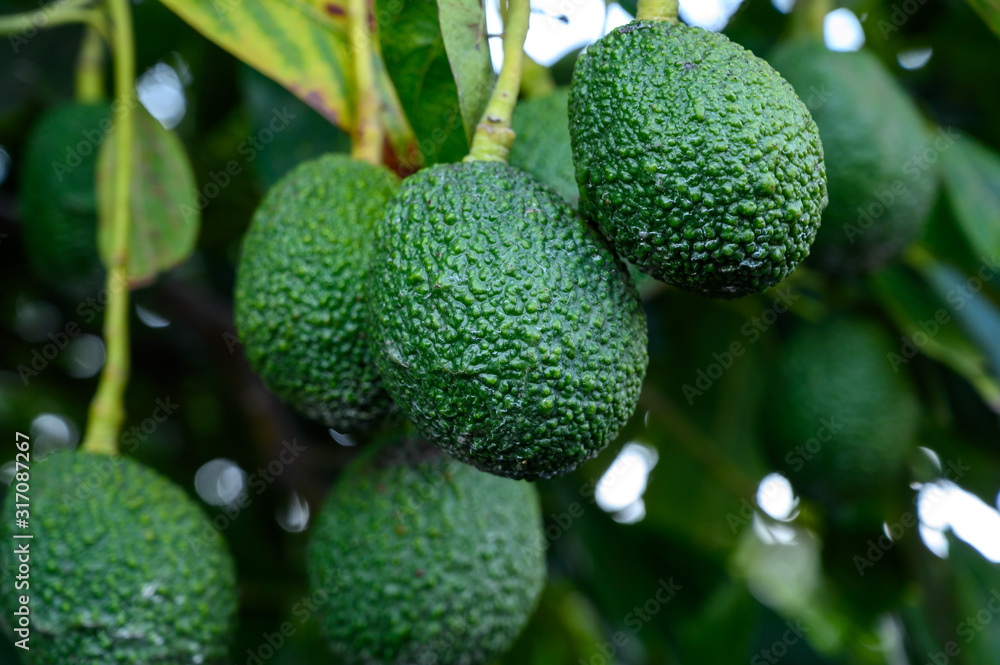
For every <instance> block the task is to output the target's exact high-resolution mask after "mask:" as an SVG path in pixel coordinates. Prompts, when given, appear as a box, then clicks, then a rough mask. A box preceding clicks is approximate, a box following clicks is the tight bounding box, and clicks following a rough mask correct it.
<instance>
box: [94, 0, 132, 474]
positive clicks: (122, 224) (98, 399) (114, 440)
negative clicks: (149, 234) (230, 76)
mask: <svg viewBox="0 0 1000 665" xmlns="http://www.w3.org/2000/svg"><path fill="white" fill-rule="evenodd" d="M107 6H108V11H109V13H110V14H111V20H112V23H113V28H114V29H113V46H114V68H115V97H116V103H115V109H114V112H115V116H116V117H115V127H114V132H115V141H116V143H115V148H116V150H117V151H118V154H117V155H116V158H117V162H116V170H115V174H114V175H115V182H114V185H115V186H114V199H113V204H112V229H111V237H112V243H111V247H112V250H111V255H110V257H109V261H108V283H107V296H108V301H107V302H108V305H107V309H106V310H105V312H104V341H105V344H106V345H107V349H108V355H107V361H106V362H105V364H104V370H103V372H102V373H101V380H100V383H99V384H98V386H97V394H96V395H94V399H93V401H92V402H91V403H90V419H89V422H88V423H87V434H86V436H85V437H84V440H83V444H82V446H81V447H82V448H83V450H85V451H87V452H92V453H105V454H111V455H113V454H116V453H117V452H118V437H119V434H120V432H121V427H122V423H123V422H124V420H125V407H124V396H125V385H126V384H127V383H128V375H129V365H130V359H129V335H128V304H129V293H128V275H127V271H128V254H129V237H130V232H131V229H130V226H131V219H130V215H131V209H130V207H129V189H130V185H131V176H132V154H133V153H132V142H133V140H134V136H135V128H134V116H133V106H134V105H135V101H134V99H135V44H134V38H133V34H132V9H131V5H130V0H108V4H107Z"/></svg>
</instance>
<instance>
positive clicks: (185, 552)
mask: <svg viewBox="0 0 1000 665" xmlns="http://www.w3.org/2000/svg"><path fill="white" fill-rule="evenodd" d="M27 474H28V475H29V478H27V479H25V480H22V479H21V477H18V476H15V478H14V480H13V482H12V483H11V486H10V488H9V489H8V491H7V493H6V496H5V497H4V502H3V520H2V522H0V537H2V538H3V541H4V543H6V544H7V545H6V546H5V547H3V548H0V563H2V566H3V570H10V571H13V570H17V568H18V566H19V565H20V562H19V560H18V556H19V555H17V554H15V547H16V546H18V545H20V544H21V543H27V546H28V547H29V548H30V549H29V554H30V573H29V575H30V577H29V578H28V580H27V583H28V586H24V587H16V586H15V585H16V583H17V580H16V579H15V577H14V576H13V575H6V576H4V577H3V578H2V581H0V612H2V617H3V619H2V621H3V623H4V628H5V631H6V632H7V634H8V636H13V639H15V640H17V639H20V637H18V636H16V635H15V634H14V633H13V632H12V629H13V628H14V627H15V626H14V625H12V623H11V618H12V617H13V616H14V615H13V613H14V611H15V610H17V609H18V607H19V603H18V597H19V596H21V595H27V596H28V597H29V598H30V601H29V604H28V607H29V609H30V612H31V615H30V622H31V634H30V642H29V643H28V644H29V646H30V650H28V651H23V652H20V653H21V658H22V659H23V661H24V663H25V664H26V665H65V664H66V663H103V664H108V665H111V664H114V665H147V664H149V663H196V662H197V663H203V664H204V665H211V664H213V663H214V664H218V665H221V664H223V663H226V662H228V642H229V640H230V638H231V637H232V633H233V631H234V629H235V615H236V604H237V597H236V572H235V568H234V566H233V560H232V558H231V557H230V554H229V551H228V550H227V548H226V545H225V542H224V541H223V539H222V537H221V536H220V535H219V533H218V532H217V531H216V530H215V528H214V527H213V526H212V524H211V522H209V521H208V518H207V517H206V516H205V514H204V513H203V512H202V511H201V509H200V508H199V507H198V505H197V504H196V503H195V502H194V501H192V500H191V499H190V498H189V497H188V496H187V494H185V493H184V491H183V490H181V489H180V488H179V487H177V486H176V485H174V484H173V483H172V482H170V481H169V480H167V479H166V478H164V477H162V476H160V475H159V474H157V473H155V472H154V471H152V470H150V469H148V468H146V467H144V466H142V465H141V464H139V463H137V462H135V461H133V460H131V459H129V458H127V457H111V456H107V455H95V454H90V453H84V452H59V453H55V454H53V455H51V456H50V457H46V458H45V459H43V460H41V461H39V462H37V463H34V464H32V465H31V469H30V471H29V472H27ZM21 482H24V483H25V484H26V485H27V486H28V491H27V492H22V489H20V488H19V487H20V486H19V483H21ZM15 492H19V493H22V497H23V496H24V495H27V497H28V503H29V511H30V516H29V517H28V524H29V526H28V528H27V529H23V530H22V529H16V528H15V508H16V507H17V506H16V504H18V503H22V502H23V501H24V499H23V498H19V497H18V496H17V494H15ZM12 532H16V533H17V534H30V535H31V536H33V537H32V538H31V539H30V540H16V539H14V535H15V534H14V533H12Z"/></svg>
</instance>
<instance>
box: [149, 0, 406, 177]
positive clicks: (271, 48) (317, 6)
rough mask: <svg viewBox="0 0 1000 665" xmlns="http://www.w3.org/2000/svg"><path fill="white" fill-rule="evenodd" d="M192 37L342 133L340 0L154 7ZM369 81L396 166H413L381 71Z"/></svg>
mask: <svg viewBox="0 0 1000 665" xmlns="http://www.w3.org/2000/svg"><path fill="white" fill-rule="evenodd" d="M162 1H163V3H164V4H165V5H167V7H169V8H170V9H171V10H172V11H173V12H174V13H176V14H177V15H178V16H180V17H181V18H183V19H184V20H185V21H187V22H188V23H189V24H191V26H192V27H194V28H195V29H196V30H197V31H198V32H200V33H202V34H203V35H205V36H206V37H207V38H209V39H210V40H212V41H213V42H215V43H216V44H218V45H219V46H221V47H222V48H224V49H226V50H227V51H229V52H230V53H232V54H233V55H234V56H236V57H237V58H239V59H240V60H242V61H243V62H245V63H247V64H248V65H250V66H252V67H254V68H255V69H257V70H258V71H260V72H262V73H264V74H266V75H267V76H268V77H270V78H272V79H274V80H275V81H277V82H278V83H280V84H281V85H283V86H285V88H287V89H288V90H290V91H291V92H292V93H293V94H295V96H296V97H298V98H299V99H301V100H302V101H304V102H305V103H307V104H309V106H311V107H313V108H314V109H316V111H318V112H319V113H320V115H322V116H323V117H325V118H326V119H327V120H329V121H330V122H331V123H333V124H334V125H336V126H338V127H340V128H341V129H343V130H344V131H346V132H348V133H350V132H351V131H352V129H353V127H354V124H355V122H354V117H355V115H356V114H355V109H354V103H355V90H354V88H355V87H356V86H355V82H354V66H353V61H352V57H351V48H350V43H349V41H348V32H347V7H346V6H345V2H344V0H162ZM375 79H376V81H375V82H376V87H377V89H378V93H379V97H380V101H381V104H380V105H379V107H380V109H381V112H382V114H383V115H382V121H383V123H384V125H385V129H386V134H387V137H388V140H389V142H390V144H391V145H392V147H393V149H394V151H395V153H396V155H397V156H398V157H399V159H400V161H401V163H402V165H400V164H390V166H393V167H399V166H401V168H403V169H405V170H414V169H413V168H412V167H414V166H416V165H417V164H418V163H419V161H420V155H419V153H418V151H417V147H416V142H415V139H414V137H413V130H412V129H411V128H410V125H409V123H408V122H407V120H406V116H405V114H404V113H403V109H402V107H401V106H400V103H399V98H398V97H397V96H396V93H395V90H394V89H393V86H392V82H391V80H390V79H389V74H388V72H387V71H386V69H385V66H384V65H383V64H382V63H381V61H378V62H376V63H375Z"/></svg>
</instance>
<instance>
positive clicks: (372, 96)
mask: <svg viewBox="0 0 1000 665" xmlns="http://www.w3.org/2000/svg"><path fill="white" fill-rule="evenodd" d="M347 9H348V21H349V30H350V44H351V51H352V56H353V58H354V81H355V95H356V101H357V104H356V106H355V109H354V111H355V117H354V131H353V132H352V135H351V157H353V158H354V159H358V160H361V161H364V162H368V163H369V164H374V165H376V166H378V165H379V164H381V163H382V145H383V143H384V142H385V128H384V127H383V126H382V118H381V114H380V111H381V109H380V106H381V105H380V103H379V95H378V86H377V83H376V81H375V51H374V48H373V42H374V41H375V39H376V38H377V35H376V32H375V31H376V29H377V28H376V26H375V22H374V21H372V20H371V18H372V13H371V10H372V6H371V0H349V4H348V7H347Z"/></svg>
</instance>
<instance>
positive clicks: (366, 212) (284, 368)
mask: <svg viewBox="0 0 1000 665" xmlns="http://www.w3.org/2000/svg"><path fill="white" fill-rule="evenodd" d="M398 184H399V179H398V178H397V177H396V176H395V175H394V174H392V173H390V172H389V171H388V170H386V169H384V168H381V167H376V166H372V165H370V164H366V163H364V162H359V161H356V160H352V159H351V158H350V157H348V156H347V155H336V154H331V155H324V156H323V157H319V158H318V159H315V160H312V161H309V162H305V163H303V164H301V165H300V166H298V167H297V168H295V169H294V170H292V171H291V172H290V173H289V174H288V175H286V176H285V177H284V178H282V179H281V180H280V181H279V182H278V183H277V184H276V185H275V186H274V187H272V188H271V189H270V190H269V191H268V193H267V196H266V197H265V198H264V201H263V202H262V203H261V205H260V207H259V208H258V209H257V212H256V213H255V214H254V218H253V221H252V223H251V225H250V230H249V231H248V232H247V234H246V238H245V239H244V242H243V252H242V255H241V257H240V262H239V267H238V269H237V275H236V294H235V313H236V328H237V331H238V332H239V335H240V338H241V339H242V340H243V343H244V344H245V346H246V354H247V358H248V359H249V361H250V364H251V366H252V367H253V368H254V370H255V371H256V372H258V373H259V374H260V376H261V378H263V379H264V382H265V383H266V384H267V385H268V387H269V388H270V389H271V390H272V391H274V393H275V394H276V395H278V397H280V398H281V399H282V400H284V401H286V402H288V403H289V404H291V405H292V406H293V407H295V408H296V409H298V410H299V411H301V412H302V413H304V414H305V415H306V416H308V417H310V418H312V419H315V420H318V421H320V422H322V423H323V424H324V425H326V426H327V427H332V428H334V429H335V430H338V431H341V432H363V431H365V430H368V429H371V428H373V427H376V426H378V425H380V424H381V423H382V422H383V421H385V420H386V419H387V418H391V417H392V416H393V415H394V414H395V413H396V409H395V407H394V405H393V404H392V402H391V401H390V399H389V396H388V395H387V394H386V393H385V390H384V389H383V388H382V382H381V380H380V379H379V376H378V372H377V371H376V369H375V365H374V363H373V360H372V354H371V353H370V351H369V349H368V342H367V339H366V337H367V335H366V325H365V316H366V314H365V311H366V310H365V308H366V284H367V282H368V270H369V263H370V260H371V248H372V241H373V230H372V228H373V226H374V224H375V221H376V219H378V218H379V217H380V216H381V215H382V214H383V213H384V211H385V205H386V202H387V201H388V200H389V197H390V196H391V195H392V193H393V192H394V191H395V190H396V188H397V187H398Z"/></svg>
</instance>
